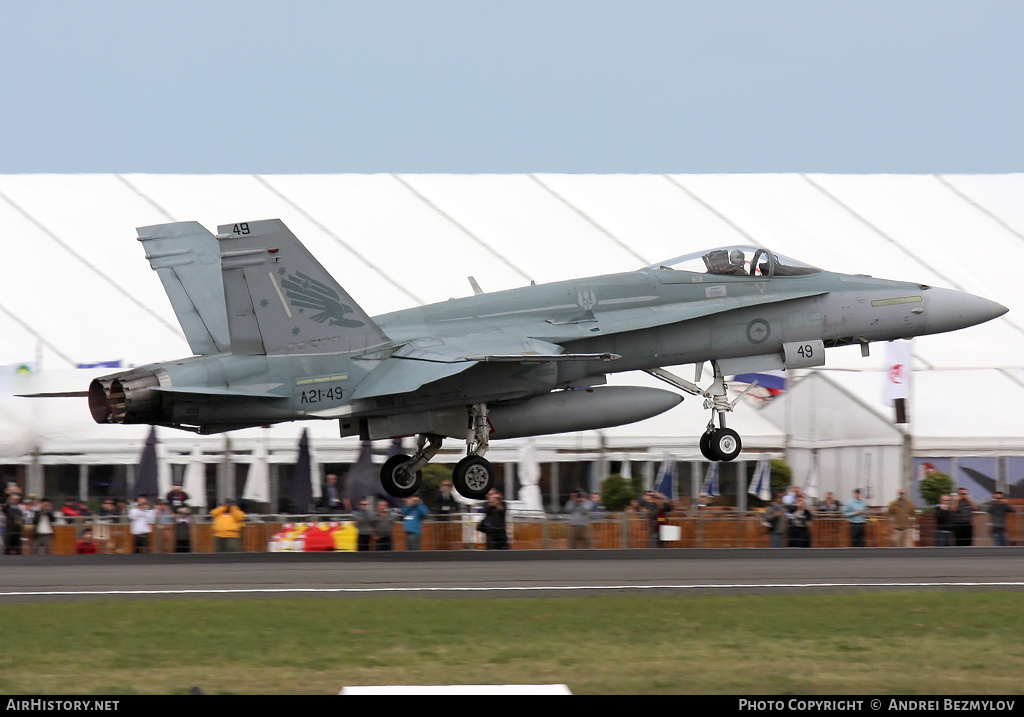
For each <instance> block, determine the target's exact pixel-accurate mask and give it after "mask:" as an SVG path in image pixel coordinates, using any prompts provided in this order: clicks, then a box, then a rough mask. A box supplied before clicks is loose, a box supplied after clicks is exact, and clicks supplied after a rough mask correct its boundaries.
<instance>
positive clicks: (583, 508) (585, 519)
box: [563, 489, 591, 550]
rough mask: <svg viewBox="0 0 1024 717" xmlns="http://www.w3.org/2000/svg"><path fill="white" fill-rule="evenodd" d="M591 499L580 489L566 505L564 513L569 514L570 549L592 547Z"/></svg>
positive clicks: (570, 497) (574, 492)
mask: <svg viewBox="0 0 1024 717" xmlns="http://www.w3.org/2000/svg"><path fill="white" fill-rule="evenodd" d="M590 511H591V505H590V499H589V498H588V497H587V492H586V491H584V490H582V489H580V490H575V491H573V492H572V495H571V496H569V500H568V501H567V502H566V504H565V508H564V509H563V512H565V513H568V514H569V548H570V549H571V550H575V549H576V548H589V547H590V536H589V535H588V533H589V531H590Z"/></svg>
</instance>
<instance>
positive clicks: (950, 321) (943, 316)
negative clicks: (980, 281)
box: [924, 288, 1009, 334]
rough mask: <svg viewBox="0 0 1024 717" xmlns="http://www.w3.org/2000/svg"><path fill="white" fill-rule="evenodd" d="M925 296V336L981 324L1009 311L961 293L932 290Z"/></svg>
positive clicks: (978, 297)
mask: <svg viewBox="0 0 1024 717" xmlns="http://www.w3.org/2000/svg"><path fill="white" fill-rule="evenodd" d="M924 294H925V296H926V297H927V298H926V303H925V312H926V317H927V322H928V333H932V334H938V333H942V332H943V331H956V330H957V329H965V328H967V327H968V326H975V325H976V324H982V323H985V322H986V321H991V320H992V319H995V318H997V317H999V316H1002V315H1003V314H1005V313H1006V312H1007V311H1009V309H1007V308H1006V307H1005V306H1003V305H1002V304H997V303H996V302H994V301H989V300H988V299H984V298H982V297H980V296H975V295H973V294H965V293H964V292H962V291H953V290H952V289H936V288H931V289H928V290H927V291H926V292H924Z"/></svg>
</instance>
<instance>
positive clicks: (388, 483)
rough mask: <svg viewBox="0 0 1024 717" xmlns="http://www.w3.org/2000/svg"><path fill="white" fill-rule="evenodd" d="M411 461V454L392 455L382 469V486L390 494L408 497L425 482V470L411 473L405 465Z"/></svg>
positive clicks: (397, 496)
mask: <svg viewBox="0 0 1024 717" xmlns="http://www.w3.org/2000/svg"><path fill="white" fill-rule="evenodd" d="M408 462H409V456H392V457H391V458H388V459H387V460H386V461H385V462H384V465H383V466H382V467H381V469H380V486H381V488H383V489H384V492H385V493H387V494H388V495H393V496H394V497H396V498H408V497H409V496H411V495H415V494H416V493H417V491H419V489H420V484H421V483H422V482H423V471H416V472H415V473H409V472H408V471H406V470H404V469H403V467H402V466H403V465H405V464H406V463H408Z"/></svg>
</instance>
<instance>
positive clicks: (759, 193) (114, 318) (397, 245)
mask: <svg viewBox="0 0 1024 717" xmlns="http://www.w3.org/2000/svg"><path fill="white" fill-rule="evenodd" d="M1022 196H1024V175H971V176H953V175H922V176H919V175H913V176H905V175H899V176H891V175H806V174H777V175H548V174H536V175H534V174H518V175H395V174H377V175H322V176H319V175H286V176H260V175H230V176H229V175H225V176H209V175H202V176H183V175H0V227H2V228H3V240H2V241H3V246H4V249H5V251H4V256H5V262H4V268H3V281H0V336H3V341H2V342H0V367H5V369H4V370H3V371H2V372H0V465H29V464H31V465H34V466H40V465H43V466H45V465H53V464H61V463H64V464H78V465H90V464H91V465H98V464H132V463H134V462H135V461H136V459H137V456H138V451H139V448H140V447H141V445H142V443H143V441H144V440H145V435H146V428H145V427H138V426H98V425H96V424H94V423H93V422H92V420H91V418H90V417H89V415H88V410H87V408H86V406H85V404H84V400H77V401H76V400H74V399H45V400H40V399H34V400H29V399H22V398H14V397H13V394H16V393H21V392H25V391H33V390H74V389H84V388H85V387H86V386H87V385H88V381H89V379H90V378H92V377H93V376H95V375H99V374H103V373H108V372H109V370H108V369H93V370H85V371H83V370H75V368H74V367H75V366H77V365H79V364H82V363H89V362H98V361H110V360H120V361H122V362H123V365H126V366H127V365H137V364H142V363H147V362H150V361H157V360H165V359H170V358H174V357H178V356H185V355H188V354H189V350H188V346H187V344H186V342H185V340H184V338H183V336H182V335H181V332H180V330H179V328H178V326H177V322H176V321H175V318H174V315H173V312H172V311H171V308H170V304H169V302H168V301H167V299H166V297H165V295H164V293H163V290H162V287H161V285H160V282H159V280H158V278H157V277H156V276H155V274H154V273H153V272H152V271H151V270H150V268H149V266H148V263H147V262H146V261H145V258H144V256H143V252H142V249H141V246H139V245H138V244H137V243H136V242H135V241H134V237H135V232H134V228H135V227H137V226H144V225H148V224H155V223H161V222H169V221H180V220H197V221H199V222H200V223H202V224H204V225H205V226H206V227H208V228H209V229H211V230H215V229H216V226H217V225H218V224H225V223H230V222H235V221H246V220H251V219H261V218H271V217H280V218H281V219H283V220H284V222H285V223H286V224H287V225H288V226H289V227H290V228H291V229H292V231H294V232H295V234H296V235H297V236H298V237H299V238H300V239H301V240H302V241H303V242H304V243H305V244H306V245H307V246H308V247H309V248H310V250H311V251H312V252H313V253H314V254H315V255H316V256H317V257H318V258H319V259H320V261H321V262H322V263H323V264H324V266H325V267H326V268H327V269H328V270H329V271H331V272H332V273H333V274H334V276H335V277H336V278H337V279H338V280H339V282H340V283H342V284H343V285H344V286H345V287H346V289H348V290H349V292H350V293H351V294H352V296H353V297H355V299H356V300H357V301H359V302H360V304H361V305H362V306H363V308H364V309H366V311H367V312H369V313H370V314H371V315H373V314H378V313H384V312H387V311H392V310H396V309H400V308H403V307H406V306H411V305H417V304H425V303H431V302H435V301H444V300H446V299H448V298H449V297H452V296H461V295H466V294H468V293H471V291H472V290H471V288H470V284H469V282H468V281H467V277H468V276H473V277H475V278H476V280H477V281H478V282H479V283H480V285H481V286H482V287H483V288H484V290H485V291H492V290H499V289H506V288H511V287H514V286H520V285H523V284H527V283H529V282H530V281H537V282H538V283H540V282H546V281H553V280H559V279H565V278H571V277H574V276H583V275H591V274H602V273H611V272H617V271H622V270H624V269H627V268H629V267H637V268H639V267H641V266H644V265H647V264H653V263H655V262H657V261H659V260H663V259H666V258H668V257H672V256H677V255H679V254H683V253H686V252H689V251H694V250H698V249H702V248H708V247H713V246H720V245H723V244H729V243H736V242H739V243H755V244H762V245H765V246H768V247H770V248H772V249H774V250H777V251H779V252H781V253H783V254H787V255H789V256H793V257H795V258H798V259H801V260H803V261H806V262H808V263H811V264H814V265H817V266H820V267H822V268H824V269H833V270H838V271H844V272H849V273H865V274H873V275H876V276H881V277H885V278H899V279H906V280H914V281H920V282H922V283H927V284H933V285H936V286H943V287H948V288H953V289H959V290H963V291H968V292H971V293H975V294H979V295H982V296H985V297H986V298H989V299H992V300H995V301H998V302H1000V303H1002V304H1004V305H1005V306H1007V307H1009V308H1010V312H1009V313H1008V314H1006V315H1005V316H1003V317H1001V318H1000V319H997V320H995V321H992V322H989V323H988V324H985V325H982V326H978V327H974V328H971V329H968V330H965V331H961V332H956V333H953V334H947V335H940V336H934V337H924V338H919V339H917V340H915V342H914V364H915V368H916V369H917V371H916V378H915V380H916V385H917V387H918V388H917V390H916V392H915V399H914V400H915V402H924V401H928V400H930V399H931V398H934V399H935V403H934V404H927V406H928V407H924V406H925V404H921V407H919V408H915V410H914V414H913V415H914V420H913V422H912V423H911V430H912V432H913V433H914V437H915V440H914V450H915V451H916V452H919V453H920V452H921V451H927V450H929V449H930V448H931V447H932V446H934V448H935V450H945V451H948V450H963V451H967V452H970V451H974V450H985V451H990V450H999V451H1011V452H1014V454H1019V453H1024V447H1022V446H1021V442H1022V441H1021V435H1022V434H1024V422H1021V421H1020V420H1019V419H1015V418H1014V417H1013V415H1012V414H1013V411H1012V410H1010V408H1012V407H1015V406H1016V405H1018V403H1019V400H1020V399H1021V398H1024V379H1022V376H1021V373H1020V371H1019V369H1020V367H1021V365H1022V363H1024V361H1022V358H1021V357H1022V356H1024V318H1022V316H1024V288H1022V282H1021V281H1020V279H1019V278H1018V276H1017V274H1018V265H1019V264H1021V263H1022V261H1024V202H1021V201H1020V197H1022ZM883 353H884V352H882V351H880V350H877V349H876V350H873V352H872V355H871V356H870V357H868V358H863V357H861V356H860V352H859V351H858V350H857V349H856V348H848V349H835V350H832V351H830V352H829V356H828V370H827V371H823V372H821V373H827V374H828V376H829V377H842V380H840V379H839V378H836V380H835V381H834V382H833V385H834V387H835V390H836V391H839V390H842V391H844V392H845V393H846V394H848V395H854V396H856V397H858V400H860V401H862V402H863V403H864V404H866V405H867V404H871V405H874V404H878V406H876V408H879V407H881V404H880V394H881V389H880V387H879V388H877V389H876V388H874V387H873V386H875V385H876V384H880V381H881V379H880V377H879V376H878V375H877V372H878V371H879V370H880V369H881V368H882V358H883ZM20 365H28V366H31V368H32V371H31V373H30V374H29V375H28V376H25V375H16V374H15V373H14V370H13V368H14V367H16V366H20ZM836 369H839V370H838V371H837V370H836ZM689 370H690V369H680V371H681V372H684V375H686V374H685V372H686V371H689ZM926 377H927V378H926ZM652 381H653V379H650V378H648V377H647V376H645V375H642V374H641V375H639V376H637V375H634V374H629V375H623V376H616V377H614V378H613V379H612V382H613V383H620V384H622V383H628V384H640V385H653V384H652ZM933 382H934V383H933ZM993 394H994V395H993ZM830 400H831V399H829V400H825V401H821V400H819V401H811V402H810V403H809V404H807V405H806V407H805V410H807V411H809V412H810V413H811V419H810V420H812V421H813V422H820V419H821V417H822V416H823V415H824V413H823V412H827V411H828V405H829V401H830ZM782 405H783V404H782V403H780V404H778V407H777V408H775V409H773V411H765V412H760V411H758V410H757V409H756V408H754V407H753V406H752V405H749V404H746V403H743V404H742V405H741V406H740V407H739V410H738V411H737V413H736V415H735V416H734V417H733V420H732V423H731V425H733V426H734V427H735V428H737V430H739V431H740V433H741V434H742V435H743V437H744V444H745V449H746V450H747V451H763V450H770V451H774V452H776V453H777V454H778V455H782V454H783V452H785V451H786V449H787V448H789V449H792V450H794V451H795V453H794V454H793V458H794V460H795V461H796V463H795V464H794V465H795V468H796V469H797V473H799V471H800V466H799V465H797V464H798V463H799V462H800V461H801V460H803V459H802V458H801V457H800V455H801V454H800V452H799V451H800V450H801V449H803V450H807V449H808V445H802V446H801V445H797V444H798V443H799V441H800V440H803V439H802V438H798V437H796V436H795V434H794V433H793V432H792V431H791V430H789V429H788V428H787V423H786V421H785V420H782V419H779V418H778V416H777V415H775V414H776V413H778V412H780V411H781V410H782V408H781V407H782ZM932 406H934V407H932ZM1008 407H1009V408H1008ZM872 410H874V409H872ZM879 410H882V411H888V409H884V407H881V408H879ZM1005 414H1010V415H1005ZM989 416H991V418H989ZM707 418H708V416H707V413H706V412H705V411H703V410H702V409H701V407H700V402H699V401H697V400H694V399H692V398H691V399H689V400H687V401H685V402H684V403H683V404H682V406H681V407H679V408H676V409H673V410H672V411H669V412H668V413H667V414H664V415H662V416H659V417H657V418H654V419H651V420H649V421H644V422H642V423H638V424H634V425H631V426H623V427H619V428H613V429H608V430H606V431H601V432H595V431H591V432H587V433H583V434H566V435H562V436H549V437H543V438H540V439H538V441H537V451H538V458H539V460H541V461H542V462H543V461H554V460H596V459H597V457H598V456H601V455H605V456H608V455H612V456H615V455H617V456H620V457H631V458H633V459H635V460H644V459H646V460H658V459H660V456H661V455H662V454H663V453H664V452H666V451H669V452H671V453H672V455H674V456H676V457H678V458H679V459H682V460H689V459H699V452H698V450H697V447H696V439H697V437H698V434H699V432H700V430H701V428H702V427H703V425H704V424H705V423H706V421H707ZM878 420H879V421H882V422H883V423H886V422H888V421H890V419H889V417H888V413H884V415H882V414H879V418H878ZM302 427H303V424H284V425H281V426H275V427H273V428H272V429H270V430H269V431H267V432H264V431H263V430H262V429H251V430H248V431H237V432H233V433H231V434H228V436H227V437H225V436H202V437H196V436H194V435H192V434H188V433H181V432H177V431H172V430H170V429H160V431H159V436H160V440H161V441H162V442H163V443H164V444H165V445H166V447H167V450H168V453H169V454H170V456H171V460H172V461H174V462H179V463H182V464H184V463H186V462H187V460H188V455H189V453H190V452H191V450H192V448H193V445H195V444H197V443H199V444H200V445H201V446H202V448H203V450H204V453H205V456H206V460H208V461H209V462H216V461H219V460H221V459H220V458H219V457H218V456H219V455H221V454H223V453H224V451H225V446H227V447H228V449H229V450H230V451H231V452H235V453H238V454H248V453H249V452H251V451H252V450H253V449H254V447H255V445H256V443H257V441H258V440H259V439H261V437H265V438H266V441H267V448H268V452H269V455H270V461H271V463H272V464H273V463H278V464H282V463H283V464H286V463H290V462H293V461H294V458H295V452H296V446H297V442H298V436H299V433H300V432H301V429H302ZM309 427H310V430H311V438H312V440H313V441H314V442H315V443H316V447H317V452H318V457H319V458H320V460H321V461H324V462H352V461H354V460H355V457H356V455H357V454H358V443H357V442H355V441H353V440H352V439H339V438H336V427H335V425H334V424H333V423H330V422H322V423H321V422H309ZM890 427H891V424H890ZM857 430H859V429H856V428H854V427H853V426H849V427H847V426H844V424H843V422H842V421H841V420H840V421H839V423H837V424H836V426H835V436H834V437H830V439H829V440H835V441H839V442H840V443H842V442H843V441H844V440H846V441H847V442H850V441H853V440H854V439H855V436H854V435H853V434H854V433H856V431H857ZM894 430H895V429H894ZM933 433H934V435H933ZM844 435H845V438H844ZM986 441H987V443H986ZM226 442H227V443H226ZM457 443H458V442H457V441H448V442H447V443H446V451H447V450H449V449H450V451H451V453H450V456H451V458H452V460H454V458H456V457H457V455H456V454H457V451H458V449H459V446H458V445H456V444H457ZM983 443H984V444H985V445H982V444H983ZM518 449H519V446H518V442H515V441H510V442H507V445H504V446H503V444H502V443H495V445H494V447H493V448H492V452H491V453H490V454H489V457H490V458H493V459H494V460H495V461H499V462H500V461H508V462H512V461H514V460H515V455H516V454H517V452H518ZM602 451H603V453H602ZM242 460H243V461H247V460H248V458H247V457H246V458H243V459H242ZM898 479H899V476H898V475H897V476H896V477H895V479H894V480H898ZM825 480H826V481H827V478H826V479H825ZM823 488H824V489H825V490H828V489H829V488H828V487H827V485H826V486H823Z"/></svg>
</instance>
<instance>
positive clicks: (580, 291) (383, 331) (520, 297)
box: [88, 219, 1006, 498]
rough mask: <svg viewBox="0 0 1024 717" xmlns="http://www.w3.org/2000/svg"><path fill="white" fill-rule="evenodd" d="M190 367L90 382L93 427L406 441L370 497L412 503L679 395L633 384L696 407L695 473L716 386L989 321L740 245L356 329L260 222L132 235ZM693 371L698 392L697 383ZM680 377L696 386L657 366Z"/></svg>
mask: <svg viewBox="0 0 1024 717" xmlns="http://www.w3.org/2000/svg"><path fill="white" fill-rule="evenodd" d="M138 233H139V240H140V241H141V242H142V243H143V245H144V247H145V249H146V254H147V258H148V259H149V261H150V264H151V266H152V267H153V269H154V270H155V271H156V272H157V274H158V275H159V276H160V279H161V281H162V282H163V285H164V288H165V289H166V291H167V294H168V296H169V298H170V300H171V304H172V305H173V307H174V311H175V313H176V314H177V317H178V320H179V321H180V323H181V326H182V329H183V330H184V332H185V336H186V338H187V339H188V341H189V345H190V347H191V348H192V350H193V352H194V354H195V355H194V356H191V357H188V358H183V359H180V360H177V361H169V362H166V363H154V364H149V365H146V366H141V367H138V368H134V369H131V370H129V371H123V372H119V373H115V374H111V375H109V376H103V377H101V378H97V379H95V380H94V381H93V382H92V384H91V385H90V387H89V392H88V395H89V407H90V410H91V412H92V415H93V418H94V419H95V420H96V421H97V422H99V423H143V424H155V425H161V426H169V427H173V428H181V429H186V430H192V431H197V432H199V433H214V432H219V431H229V430H232V429H237V428H245V427H251V426H261V425H267V424H271V423H278V422H281V421H294V420H300V419H321V420H328V419H329V420H337V421H338V423H339V429H340V433H341V435H342V436H360V437H361V438H363V439H369V440H374V439H386V438H393V437H398V436H410V435H416V436H417V437H418V440H417V449H416V451H415V453H414V454H413V455H411V456H406V455H399V456H394V457H392V458H391V459H389V460H388V461H387V462H386V463H385V464H384V466H383V468H382V470H381V484H382V486H383V488H384V490H386V491H387V492H388V493H390V494H391V495H394V496H399V497H402V496H409V495H412V494H413V493H415V492H416V491H417V490H418V488H419V486H420V482H421V469H422V468H423V466H425V465H426V464H427V462H428V461H429V460H430V459H431V458H432V457H433V456H434V455H435V454H436V453H437V452H438V450H440V448H441V444H442V441H443V439H444V438H445V437H451V438H461V439H464V440H465V441H466V457H465V458H463V459H462V460H461V461H459V463H458V464H457V465H456V467H455V471H454V474H453V482H454V484H455V487H456V489H457V490H458V491H459V492H460V493H461V494H462V495H463V496H465V497H467V498H481V497H483V496H484V495H486V493H487V492H488V490H489V489H490V488H491V486H492V484H493V480H494V478H493V471H492V468H491V465H490V463H489V462H488V461H487V460H486V459H485V458H484V454H485V453H486V452H487V448H488V444H489V442H490V440H492V439H501V438H515V437H521V436H534V435H542V434H548V433H560V432H567V431H582V430H590V429H599V428H606V427H610V426H616V425H621V424H625V423H631V422H634V421H640V420H643V419H646V418H650V417H652V416H655V415H658V414H660V413H662V412H664V411H667V410H668V409H670V408H672V407H673V406H676V405H678V404H679V402H680V401H682V400H683V397H682V396H681V395H680V394H679V393H678V391H670V390H663V389H657V388H648V387H627V386H605V385H603V384H604V383H605V377H606V375H607V374H608V373H611V372H620V371H635V370H642V371H646V372H648V373H650V374H651V375H653V376H656V377H658V378H660V379H662V380H664V381H666V382H667V383H669V384H670V385H672V386H674V387H675V388H676V389H679V390H681V391H683V392H686V393H690V394H693V395H698V396H702V397H703V398H704V407H705V408H706V409H709V410H710V411H711V416H710V420H709V421H708V424H707V427H706V428H705V430H704V432H703V435H702V437H701V440H700V447H701V451H702V453H703V454H704V455H705V456H706V457H707V458H708V459H709V460H722V461H728V460H732V459H734V458H736V456H737V455H739V453H740V449H741V445H742V444H741V440H740V437H739V435H737V433H736V432H735V431H733V430H732V429H730V428H728V427H727V426H726V415H727V414H728V413H729V412H730V411H731V410H732V409H733V407H734V406H735V405H736V402H737V401H738V400H739V398H738V397H737V398H734V399H732V400H730V399H729V397H728V393H727V386H726V376H731V375H734V374H737V373H742V372H749V371H758V370H770V369H790V368H805V367H811V366H821V365H823V364H824V363H825V349H826V348H828V347H833V346H844V345H849V344H859V345H860V346H861V347H862V351H863V352H864V353H865V354H866V353H867V347H868V344H869V343H870V342H872V341H889V340H893V339H906V338H911V337H913V336H920V335H923V334H934V333H940V332H944V331H954V330H956V329H961V328H964V327H967V326H972V325H974V324H979V323H981V322H983V321H988V320H989V319H993V318H995V317H997V316H1000V315H1002V314H1003V313H1005V312H1006V308H1005V307H1003V306H1001V305H999V304H996V303H993V302H991V301H988V300H986V299H983V298H979V297H977V296H972V295H970V294H964V293H959V292H956V291H950V290H948V289H939V288H933V287H930V286H925V285H923V284H916V283H912V282H902V281H888V280H884V279H875V278H872V277H869V276H861V275H847V274H835V273H830V272H826V271H822V270H820V269H817V268H814V267H812V266H808V265H807V264H803V263H801V262H798V261H795V260H793V259H789V258H787V257H784V256H782V255H780V254H776V253H774V252H772V251H770V250H768V249H764V248H761V247H754V246H732V247H723V248H719V249H713V250H710V251H704V252H698V253H695V254H691V255H686V256H681V257H677V258H675V259H671V260H668V261H665V262H662V263H660V264H655V265H653V266H648V267H645V268H642V269H638V270H636V271H628V272H624V273H620V274H609V275H607V276H597V277H590V278H584V279H574V280H571V281H560V282H555V283H551V284H543V285H531V286H525V287H522V288H518V289H511V290H508V291H499V292H494V293H480V292H479V290H476V287H475V286H474V289H475V290H476V291H477V293H475V294H474V295H472V296H468V297H466V298H460V299H451V300H449V301H446V302H444V303H439V304H432V305H429V306H421V307H416V308H411V309H406V310H404V311H398V312H395V313H391V314H384V315H382V316H377V317H373V318H371V317H370V316H367V315H366V313H365V312H364V311H363V310H362V309H361V308H359V305H358V304H357V303H356V302H355V300H354V299H353V298H352V297H351V296H349V295H348V293H347V292H346V291H345V289H343V288H342V287H341V285H339V284H338V283H337V282H336V281H335V280H334V279H333V278H332V277H331V275H330V274H328V273H327V271H326V270H324V268H323V267H322V266H321V265H320V264H319V263H318V262H317V260H316V259H315V258H314V257H313V256H312V255H311V254H310V253H309V252H308V251H307V250H306V248H305V247H304V246H303V245H302V244H301V243H300V242H299V240H298V239H297V238H296V237H295V236H294V235H293V234H292V233H291V232H290V231H289V230H288V228H287V227H286V226H285V225H284V224H283V223H282V222H281V221H280V220H277V219H271V220H263V221H253V222H244V223H238V224H226V225H223V226H220V227H218V234H217V236H216V237H214V236H213V235H212V234H211V233H210V232H209V231H207V230H206V229H204V228H203V227H202V226H200V225H199V224H197V223H195V222H179V223H174V224H162V225H156V226H150V227H142V228H140V229H139V230H138ZM706 362H710V364H711V370H712V376H711V380H710V385H709V386H707V387H706V388H700V387H699V386H698V385H697V382H699V381H700V380H701V373H702V368H703V366H704V365H705V363H706ZM682 364H695V366H696V372H695V374H696V377H695V379H694V382H691V381H688V380H685V379H682V378H680V377H678V376H676V375H673V374H671V373H669V372H668V371H666V370H665V369H664V368H663V367H664V366H678V365H682Z"/></svg>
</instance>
